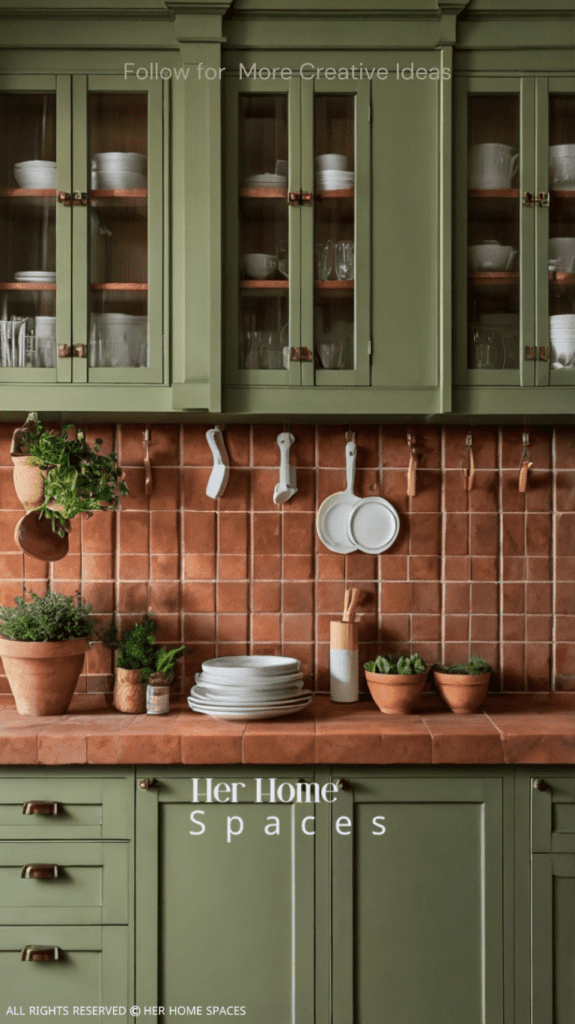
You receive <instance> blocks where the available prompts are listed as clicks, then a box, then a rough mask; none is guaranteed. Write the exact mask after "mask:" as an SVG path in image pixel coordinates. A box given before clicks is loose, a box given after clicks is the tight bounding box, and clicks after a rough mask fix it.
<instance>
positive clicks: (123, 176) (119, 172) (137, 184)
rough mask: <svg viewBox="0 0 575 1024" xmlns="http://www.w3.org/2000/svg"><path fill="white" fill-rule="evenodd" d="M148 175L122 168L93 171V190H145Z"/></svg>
mask: <svg viewBox="0 0 575 1024" xmlns="http://www.w3.org/2000/svg"><path fill="white" fill-rule="evenodd" d="M146 182H147V179H146V175H145V174H140V173H139V172H137V171H126V170H123V169H121V168H118V169H115V168H110V169H109V170H103V171H92V188H101V189H131V188H145V187H146Z"/></svg>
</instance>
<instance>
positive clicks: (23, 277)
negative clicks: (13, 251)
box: [14, 270, 56, 284]
mask: <svg viewBox="0 0 575 1024" xmlns="http://www.w3.org/2000/svg"><path fill="white" fill-rule="evenodd" d="M14 280H15V281H18V282H19V283H20V284H54V283H55V281H56V271H55V270H19V271H18V273H17V274H14Z"/></svg>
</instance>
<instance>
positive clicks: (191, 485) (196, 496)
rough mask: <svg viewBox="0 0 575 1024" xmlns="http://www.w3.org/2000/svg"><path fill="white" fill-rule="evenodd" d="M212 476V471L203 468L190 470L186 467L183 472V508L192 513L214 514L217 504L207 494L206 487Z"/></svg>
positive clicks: (195, 467)
mask: <svg viewBox="0 0 575 1024" xmlns="http://www.w3.org/2000/svg"><path fill="white" fill-rule="evenodd" d="M211 475H212V471H211V469H208V468H204V467H203V466H194V468H193V469H192V468H189V467H187V466H184V467H183V469H182V470H181V482H182V505H183V508H185V509H189V510H190V511H192V512H213V511H214V510H215V508H216V502H215V501H214V499H213V498H209V497H208V495H207V494H206V487H207V486H208V481H209V479H210V476H211Z"/></svg>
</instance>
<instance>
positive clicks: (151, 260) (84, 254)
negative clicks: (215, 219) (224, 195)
mask: <svg viewBox="0 0 575 1024" xmlns="http://www.w3.org/2000/svg"><path fill="white" fill-rule="evenodd" d="M165 94H167V86H166V84H165V83H164V82H162V81H161V80H149V76H148V80H145V79H144V80H140V79H138V78H137V77H136V76H135V75H131V76H129V77H127V78H125V77H124V76H123V75H120V74H79V73H76V74H56V75H45V74H37V73H36V74H34V73H31V74H25V75H17V74H14V75H2V76H0V123H1V125H2V138H3V140H4V145H3V147H2V156H1V157H0V218H1V225H2V232H1V235H2V238H1V242H0V400H1V403H2V407H3V408H4V409H6V410H9V409H12V410H19V409H23V408H27V407H28V406H29V405H30V404H33V406H34V408H37V409H40V410H54V409H56V408H59V409H60V408H62V409H63V408H67V409H69V410H75V409H77V410H84V409H85V410H86V411H88V410H94V411H96V410H98V411H104V412H105V411H114V410H118V409H120V408H123V409H131V408H135V409H137V408H141V409H144V408H147V407H148V406H147V403H146V401H145V400H144V398H143V395H144V394H145V393H146V392H149V388H143V389H139V388H138V387H134V386H137V385H150V384H154V385H160V384H162V383H163V382H164V381H165V380H166V369H167V363H166V358H167V352H166V351H165V345H164V336H165V328H164V316H165V295H164V289H165V265H164V264H165V260H164V205H165V189H164V121H165V103H166V95H165ZM31 385H32V386H33V388H32V392H31V391H30V386H31ZM126 385H127V386H128V387H126ZM110 386H111V387H110ZM158 390H159V389H155V392H156V393H158ZM31 394H33V396H34V397H33V400H32V402H31V398H30V396H31ZM120 396H121V397H120ZM152 404H153V402H152Z"/></svg>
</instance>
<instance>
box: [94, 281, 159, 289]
mask: <svg viewBox="0 0 575 1024" xmlns="http://www.w3.org/2000/svg"><path fill="white" fill-rule="evenodd" d="M90 287H91V289H92V291H93V292H147V290H148V285H147V284H140V283H138V284H134V282H132V281H107V282H105V283H104V284H91V285H90Z"/></svg>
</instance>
